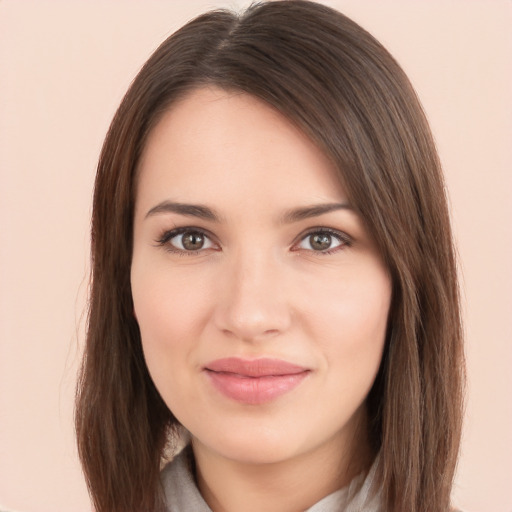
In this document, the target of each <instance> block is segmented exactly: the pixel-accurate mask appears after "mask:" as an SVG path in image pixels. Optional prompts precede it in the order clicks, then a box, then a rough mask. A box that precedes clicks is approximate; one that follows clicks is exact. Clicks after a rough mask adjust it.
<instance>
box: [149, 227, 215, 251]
mask: <svg viewBox="0 0 512 512" xmlns="http://www.w3.org/2000/svg"><path fill="white" fill-rule="evenodd" d="M184 233H199V234H201V235H203V236H204V237H205V238H207V239H208V240H209V241H210V242H211V243H212V244H214V245H215V246H217V247H218V245H219V244H218V242H217V241H216V240H215V237H214V236H213V235H212V234H211V233H210V232H209V231H208V230H206V229H204V228H199V227H196V226H182V227H178V228H173V229H166V230H164V231H163V232H162V234H161V235H160V236H159V237H158V238H157V239H156V240H155V242H156V244H157V245H158V246H160V247H163V248H164V249H165V250H167V251H169V252H171V253H175V254H179V255H185V256H190V255H194V254H199V253H201V252H206V251H208V250H211V249H212V248H211V247H207V248H204V249H203V248H201V249H197V250H195V251H194V250H191V251H187V250H183V249H180V248H178V247H175V246H173V245H172V244H171V243H170V241H171V240H172V239H173V238H174V237H176V236H179V235H183V234H184ZM213 249H214V250H218V249H215V248H213Z"/></svg>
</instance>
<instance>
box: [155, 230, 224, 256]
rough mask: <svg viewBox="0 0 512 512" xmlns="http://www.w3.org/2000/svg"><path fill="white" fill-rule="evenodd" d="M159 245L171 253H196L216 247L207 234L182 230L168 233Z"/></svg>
mask: <svg viewBox="0 0 512 512" xmlns="http://www.w3.org/2000/svg"><path fill="white" fill-rule="evenodd" d="M158 243H159V244H160V245H162V246H165V247H167V249H168V250H170V251H171V252H181V253H194V252H198V251H203V250H205V249H212V248H214V247H215V244H214V243H213V242H212V241H211V239H210V238H209V237H208V236H207V235H206V234H205V233H202V232H201V231H196V230H193V229H182V228H180V229H179V230H174V231H170V232H168V233H166V234H165V235H164V236H163V237H162V238H161V239H160V240H159V241H158Z"/></svg>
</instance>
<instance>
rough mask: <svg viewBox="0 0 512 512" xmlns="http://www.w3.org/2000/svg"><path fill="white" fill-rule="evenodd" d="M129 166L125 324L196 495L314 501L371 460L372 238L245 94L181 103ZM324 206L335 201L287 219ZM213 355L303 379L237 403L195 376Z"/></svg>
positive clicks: (376, 359) (215, 501)
mask: <svg viewBox="0 0 512 512" xmlns="http://www.w3.org/2000/svg"><path fill="white" fill-rule="evenodd" d="M138 172H139V176H138V185H137V196H136V208H135V219H134V247H133V262H132V272H131V283H132V293H133V300H134V307H135V314H136V317H137V320H138V323H139V326H140V330H141V336H142V344H143V349H144V354H145V358H146V363H147V366H148V368H149V371H150V373H151V376H152V378H153V380H154V382H155V384H156V386H157V388H158V390H159V391H160V393H161V395H162V397H163V399H164V401H165V402H166V404H167V405H168V407H169V408H170V409H171V410H172V412H173V413H174V415H175V416H176V417H177V418H178V420H179V421H180V422H181V423H182V424H183V425H184V426H185V427H186V428H187V429H188V431H189V432H190V433H191V438H192V446H193V450H194V456H195V458H196V466H197V475H196V477H197V482H198V485H199V489H200V491H201V492H202V494H203V496H204V497H205V499H206V501H207V503H208V504H209V505H210V507H211V508H212V509H213V510H214V511H215V512H220V511H235V510H244V511H247V512H250V511H252V510H254V511H256V510H257V511H261V510H266V511H269V512H272V511H274V510H275V511H281V512H282V511H290V512H292V511H298V510H304V509H306V508H308V507H310V506H312V505H313V504H314V503H315V502H317V501H318V500H320V499H321V498H322V497H324V496H326V495H328V494H330V493H331V492H334V491H336V490H337V489H339V488H341V487H343V486H344V485H346V484H347V483H348V482H349V481H350V479H351V478H353V476H354V475H355V474H357V473H358V472H359V471H360V470H361V469H362V468H363V467H365V466H366V465H367V464H368V462H369V458H370V457H371V454H369V451H368V445H367V442H366V439H365V434H364V432H365V427H366V417H365V407H364V402H365V398H366V396H367V394H368V392H369V390H370V388H371V386H372V383H373V381H374V379H375V376H376V374H377V371H378V368H379V365H380V361H381V358H382V352H383V348H384V341H385V332H386V324H387V318H388V312H389V306H390V299H391V281H390V277H389V273H388V271H387V269H386V268H385V266H384V264H383V262H382V259H381V257H380V255H379V253H378V251H377V250H376V247H375V245H374V243H373V241H372V240H371V238H370V237H369V235H368V233H367V231H366V230H365V227H364V225H363V223H362V221H361V219H360V217H359V216H358V215H357V213H356V212H355V211H354V210H353V209H352V208H351V207H350V202H349V199H348V198H347V197H346V194H345V193H344V191H343V188H342V187H341V185H340V183H339V180H338V179H337V178H336V171H335V169H334V167H333V165H332V163H331V162H330V161H329V160H328V159H327V158H326V157H325V155H324V154H323V153H322V152H321V151H320V150H319V149H318V148H317V147H316V146H315V145H314V144H313V143H312V142H311V141H310V140H309V139H308V138H307V137H306V136H305V135H303V134H302V133H301V132H300V131H299V130H298V129H297V128H296V127H294V125H292V124H291V123H290V121H289V120H287V119H286V118H285V117H283V116H282V115H281V114H280V113H278V112H276V111H275V110H274V109H272V108H271V107H269V106H268V105H266V104H265V103H263V102H261V101H260V100H258V99H256V98H254V97H251V96H249V95H247V94H243V93H233V92H225V91H222V90H219V89H215V88H203V89H199V90H196V91H194V92H192V93H189V94H188V96H186V97H185V98H183V99H182V100H180V101H179V102H178V103H176V104H174V105H173V106H172V107H171V108H170V110H169V111H168V112H166V113H165V115H164V116H163V117H162V119H161V120H160V121H159V123H158V124H157V126H156V127H155V128H154V129H153V131H152V132H151V133H150V135H149V138H148V141H147V144H146V147H145V149H144V152H143V155H142V159H141V162H140V165H139V169H138ZM169 203H180V204H192V205H201V206H202V207H207V208H209V209H210V210H212V211H213V212H215V214H216V218H215V219H212V218H203V217H198V216H197V215H196V214H197V211H198V210H197V209H196V210H191V209H190V208H188V209H186V210H183V208H182V209H181V211H180V212H177V211H171V210H176V208H170V207H168V205H169ZM334 204H335V205H340V204H341V205H343V206H342V207H336V208H334V209H331V210H330V211H326V212H323V213H321V212H318V211H316V212H312V211H311V210H310V211H309V216H307V215H306V216H305V215H302V216H299V215H295V216H294V215H292V214H291V213H290V212H293V211H295V212H296V211H297V209H301V208H302V209H304V208H309V207H311V206H312V205H315V206H316V205H334ZM166 205H167V206H166ZM203 213H204V212H203ZM314 213H316V214H314ZM313 214H314V215H313ZM176 228H189V232H188V233H187V232H186V233H184V234H183V233H180V234H173V231H172V230H174V229H176ZM190 228H194V230H195V231H202V232H203V233H204V235H203V236H204V238H203V239H202V242H201V240H199V242H200V243H199V244H198V245H196V247H199V246H200V245H201V243H203V245H202V246H201V247H200V249H199V250H196V251H190V250H187V248H186V247H185V246H184V245H183V243H185V242H187V241H189V242H190V240H193V238H194V237H193V236H192V237H191V236H190ZM319 229H330V230H332V232H331V235H330V238H329V234H328V235H327V238H325V236H326V235H325V233H324V234H323V235H321V236H324V238H323V241H324V242H325V243H326V244H327V246H328V247H327V249H326V250H318V247H319V246H318V245H314V242H315V239H314V238H312V237H311V234H312V232H318V230H319ZM169 232H170V233H169ZM324 245H325V244H324ZM187 247H190V245H189V246H187ZM322 247H323V246H322ZM224 357H240V358H243V359H257V358H261V357H271V358H277V359H281V360H285V361H288V362H291V363H294V364H297V365H300V366H301V367H304V368H306V369H307V370H308V373H307V377H306V378H304V379H303V380H302V381H301V382H300V384H299V385H298V386H297V387H295V388H294V389H293V390H291V391H289V392H288V393H285V394H284V395H281V396H279V397H277V398H276V399H274V400H271V401H270V402H267V403H263V404H256V405H254V404H247V403H240V402H238V401H236V400H232V399H230V398H228V397H226V396H225V395H223V394H222V393H220V392H219V391H218V390H217V389H216V388H215V387H214V386H212V384H211V381H210V379H209V378H208V376H207V375H205V371H204V367H205V365H207V364H208V362H210V361H213V360H216V359H219V358H224Z"/></svg>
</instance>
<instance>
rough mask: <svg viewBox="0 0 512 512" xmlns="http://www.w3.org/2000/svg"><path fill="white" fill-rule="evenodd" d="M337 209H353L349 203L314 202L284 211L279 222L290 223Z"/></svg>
mask: <svg viewBox="0 0 512 512" xmlns="http://www.w3.org/2000/svg"><path fill="white" fill-rule="evenodd" d="M337 210H353V208H352V206H350V204H349V203H327V204H315V205H311V206H304V207H301V208H293V209H291V210H288V211H286V212H285V213H284V215H283V216H282V218H281V222H282V223H284V224H291V223H293V222H298V221H301V220H304V219H310V218H311V217H318V216H320V215H324V214H325V213H329V212H333V211H337Z"/></svg>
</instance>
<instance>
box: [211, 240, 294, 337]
mask: <svg viewBox="0 0 512 512" xmlns="http://www.w3.org/2000/svg"><path fill="white" fill-rule="evenodd" d="M283 270H284V269H283V268H282V263H281V262H280V260H279V258H277V257H276V255H275V254H273V253H272V251H271V250H270V249H266V250H264V249H261V248H257V249H255V248H254V247H251V246H250V245H249V246H245V247H243V248H239V249H238V250H237V251H236V252H234V253H233V254H232V255H231V256H230V257H229V258H228V261H227V262H226V267H225V273H224V276H223V278H224V287H223V293H222V297H220V298H219V303H218V308H217V322H218V327H219V328H220V329H221V330H222V331H224V332H225V333H229V334H231V335H234V336H236V337H237V338H240V339H243V340H246V341H253V340H258V339H260V338H266V337H268V336H271V335H276V334H278V333H279V332H282V331H284V330H286V329H287V328H288V325H289V320H290V311H289V304H288V300H287V297H286V288H285V287H284V282H283V281H284V272H283Z"/></svg>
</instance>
